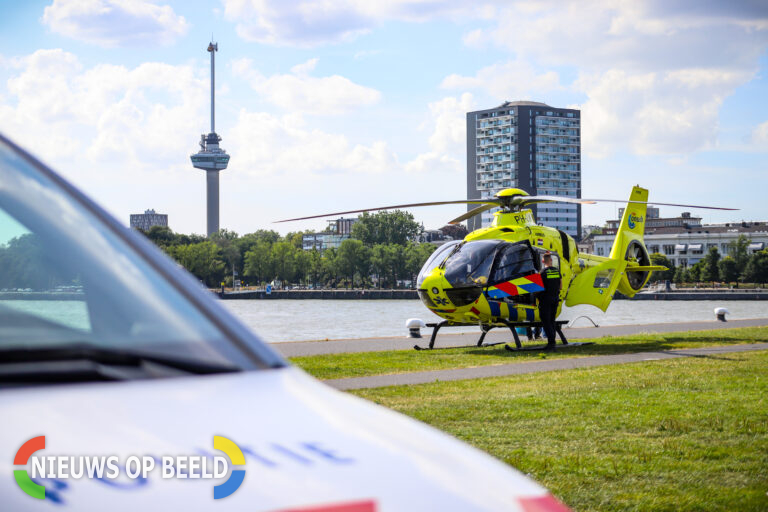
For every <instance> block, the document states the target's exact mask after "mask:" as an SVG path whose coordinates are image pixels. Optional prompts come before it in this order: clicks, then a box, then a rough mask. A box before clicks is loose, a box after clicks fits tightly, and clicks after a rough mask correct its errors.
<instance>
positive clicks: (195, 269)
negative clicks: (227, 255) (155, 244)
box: [166, 241, 226, 288]
mask: <svg viewBox="0 0 768 512" xmlns="http://www.w3.org/2000/svg"><path fill="white" fill-rule="evenodd" d="M166 250H167V251H168V254H170V255H171V256H172V257H173V258H174V259H175V260H176V261H177V262H179V264H181V265H182V266H183V267H184V268H186V269H187V270H188V271H189V272H191V273H192V274H194V276H195V277H197V278H198V279H200V280H201V281H203V282H204V283H205V284H206V285H207V286H208V287H211V288H213V287H217V286H218V285H219V283H220V282H221V279H222V278H223V277H224V274H225V272H226V270H225V265H224V261H223V260H222V258H221V253H220V251H219V247H218V246H217V245H216V244H214V243H213V242H210V241H205V242H200V243H197V244H190V245H176V246H171V247H168V248H167V249H166Z"/></svg>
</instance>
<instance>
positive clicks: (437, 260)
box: [416, 240, 461, 288]
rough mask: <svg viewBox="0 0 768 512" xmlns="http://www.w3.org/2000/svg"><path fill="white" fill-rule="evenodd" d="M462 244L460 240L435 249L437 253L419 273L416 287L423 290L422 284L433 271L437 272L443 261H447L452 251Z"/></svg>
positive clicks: (433, 254) (434, 253)
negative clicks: (436, 268) (446, 258)
mask: <svg viewBox="0 0 768 512" xmlns="http://www.w3.org/2000/svg"><path fill="white" fill-rule="evenodd" d="M459 243H461V241H459V240H455V241H453V242H448V243H445V244H443V245H441V246H440V247H438V248H437V249H435V252H433V253H432V255H431V256H430V257H429V258H428V259H427V262H426V263H425V264H424V266H423V267H421V271H420V272H419V277H418V279H417V280H416V286H417V287H418V288H421V283H423V282H424V279H425V278H426V277H427V276H428V275H429V274H431V273H432V271H433V270H435V267H437V266H438V265H440V264H441V263H442V262H443V260H444V259H445V257H446V256H448V254H450V251H451V249H454V248H455V247H456V245H457V244H459Z"/></svg>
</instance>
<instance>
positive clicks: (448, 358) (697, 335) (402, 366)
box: [291, 327, 768, 379]
mask: <svg viewBox="0 0 768 512" xmlns="http://www.w3.org/2000/svg"><path fill="white" fill-rule="evenodd" d="M574 341H594V342H596V343H597V344H596V345H589V346H586V347H574V348H571V349H566V350H562V351H558V352H554V353H547V354H543V353H541V352H509V351H507V350H504V346H503V345H497V346H495V347H487V348H477V347H471V348H454V349H441V350H422V351H416V350H392V351H387V352H362V353H352V354H327V355H321V356H307V357H294V358H291V362H293V363H294V364H295V365H297V366H299V367H301V368H303V369H304V370H306V371H307V372H309V373H311V374H312V375H314V376H315V377H318V378H320V379H339V378H343V377H362V376H366V375H383V374H390V373H404V372H415V371H422V370H441V369H445V368H467V367H472V366H485V365H493V364H508V363H515V362H524V361H532V360H537V359H540V358H542V357H546V358H563V357H585V356H594V355H604V354H623V353H628V352H647V351H652V350H669V349H675V348H694V347H707V346H713V345H732V344H739V343H755V342H768V327H744V328H739V329H718V330H712V331H693V332H675V333H666V334H637V335H633V336H623V337H605V338H597V339H592V340H574ZM538 343H539V344H540V343H541V342H538Z"/></svg>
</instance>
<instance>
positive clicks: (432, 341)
mask: <svg viewBox="0 0 768 512" xmlns="http://www.w3.org/2000/svg"><path fill="white" fill-rule="evenodd" d="M499 322H500V323H501V324H502V325H493V324H483V325H481V326H480V329H481V331H482V332H481V334H480V338H478V340H477V343H476V344H474V345H464V346H458V347H439V348H476V347H493V346H496V345H506V344H507V343H506V342H504V341H499V342H495V343H483V341H484V340H485V335H486V334H488V332H489V331H490V330H491V329H493V328H495V327H508V328H509V330H510V331H512V336H513V337H514V340H515V346H516V347H517V349H515V350H534V349H533V348H531V349H527V348H525V349H524V348H523V344H522V342H521V341H520V336H518V334H517V329H516V328H517V327H525V328H529V329H533V328H536V327H543V325H542V323H541V322H509V321H507V320H504V319H499ZM567 323H568V322H567V321H563V320H561V321H558V322H555V328H556V329H557V334H558V335H559V336H560V340H561V341H562V343H563V345H568V340H567V339H566V338H565V335H564V334H563V331H562V327H563V325H565V324H567ZM476 325H477V324H474V323H464V322H451V321H448V320H443V321H442V322H439V323H430V324H427V327H432V335H431V336H430V338H429V346H427V347H421V346H419V345H414V346H413V348H414V349H415V350H436V349H435V340H436V339H437V333H438V331H439V330H440V329H441V328H442V327H445V326H456V327H461V326H476ZM574 345H582V343H578V344H574ZM508 348H509V350H513V349H512V347H508Z"/></svg>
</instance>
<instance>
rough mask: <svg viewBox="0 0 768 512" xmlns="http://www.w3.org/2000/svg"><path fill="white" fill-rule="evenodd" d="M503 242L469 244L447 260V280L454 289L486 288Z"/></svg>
mask: <svg viewBox="0 0 768 512" xmlns="http://www.w3.org/2000/svg"><path fill="white" fill-rule="evenodd" d="M500 243H502V242H501V240H478V241H475V242H467V243H465V244H464V245H462V246H461V247H460V248H459V250H458V251H456V252H454V253H453V254H451V256H450V257H449V258H448V259H447V260H445V278H446V279H447V280H448V282H449V283H451V286H453V287H454V288H465V287H468V286H485V285H486V284H487V283H488V274H489V273H490V272H491V266H492V265H493V257H494V255H495V254H496V247H498V245H499V244H500Z"/></svg>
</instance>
